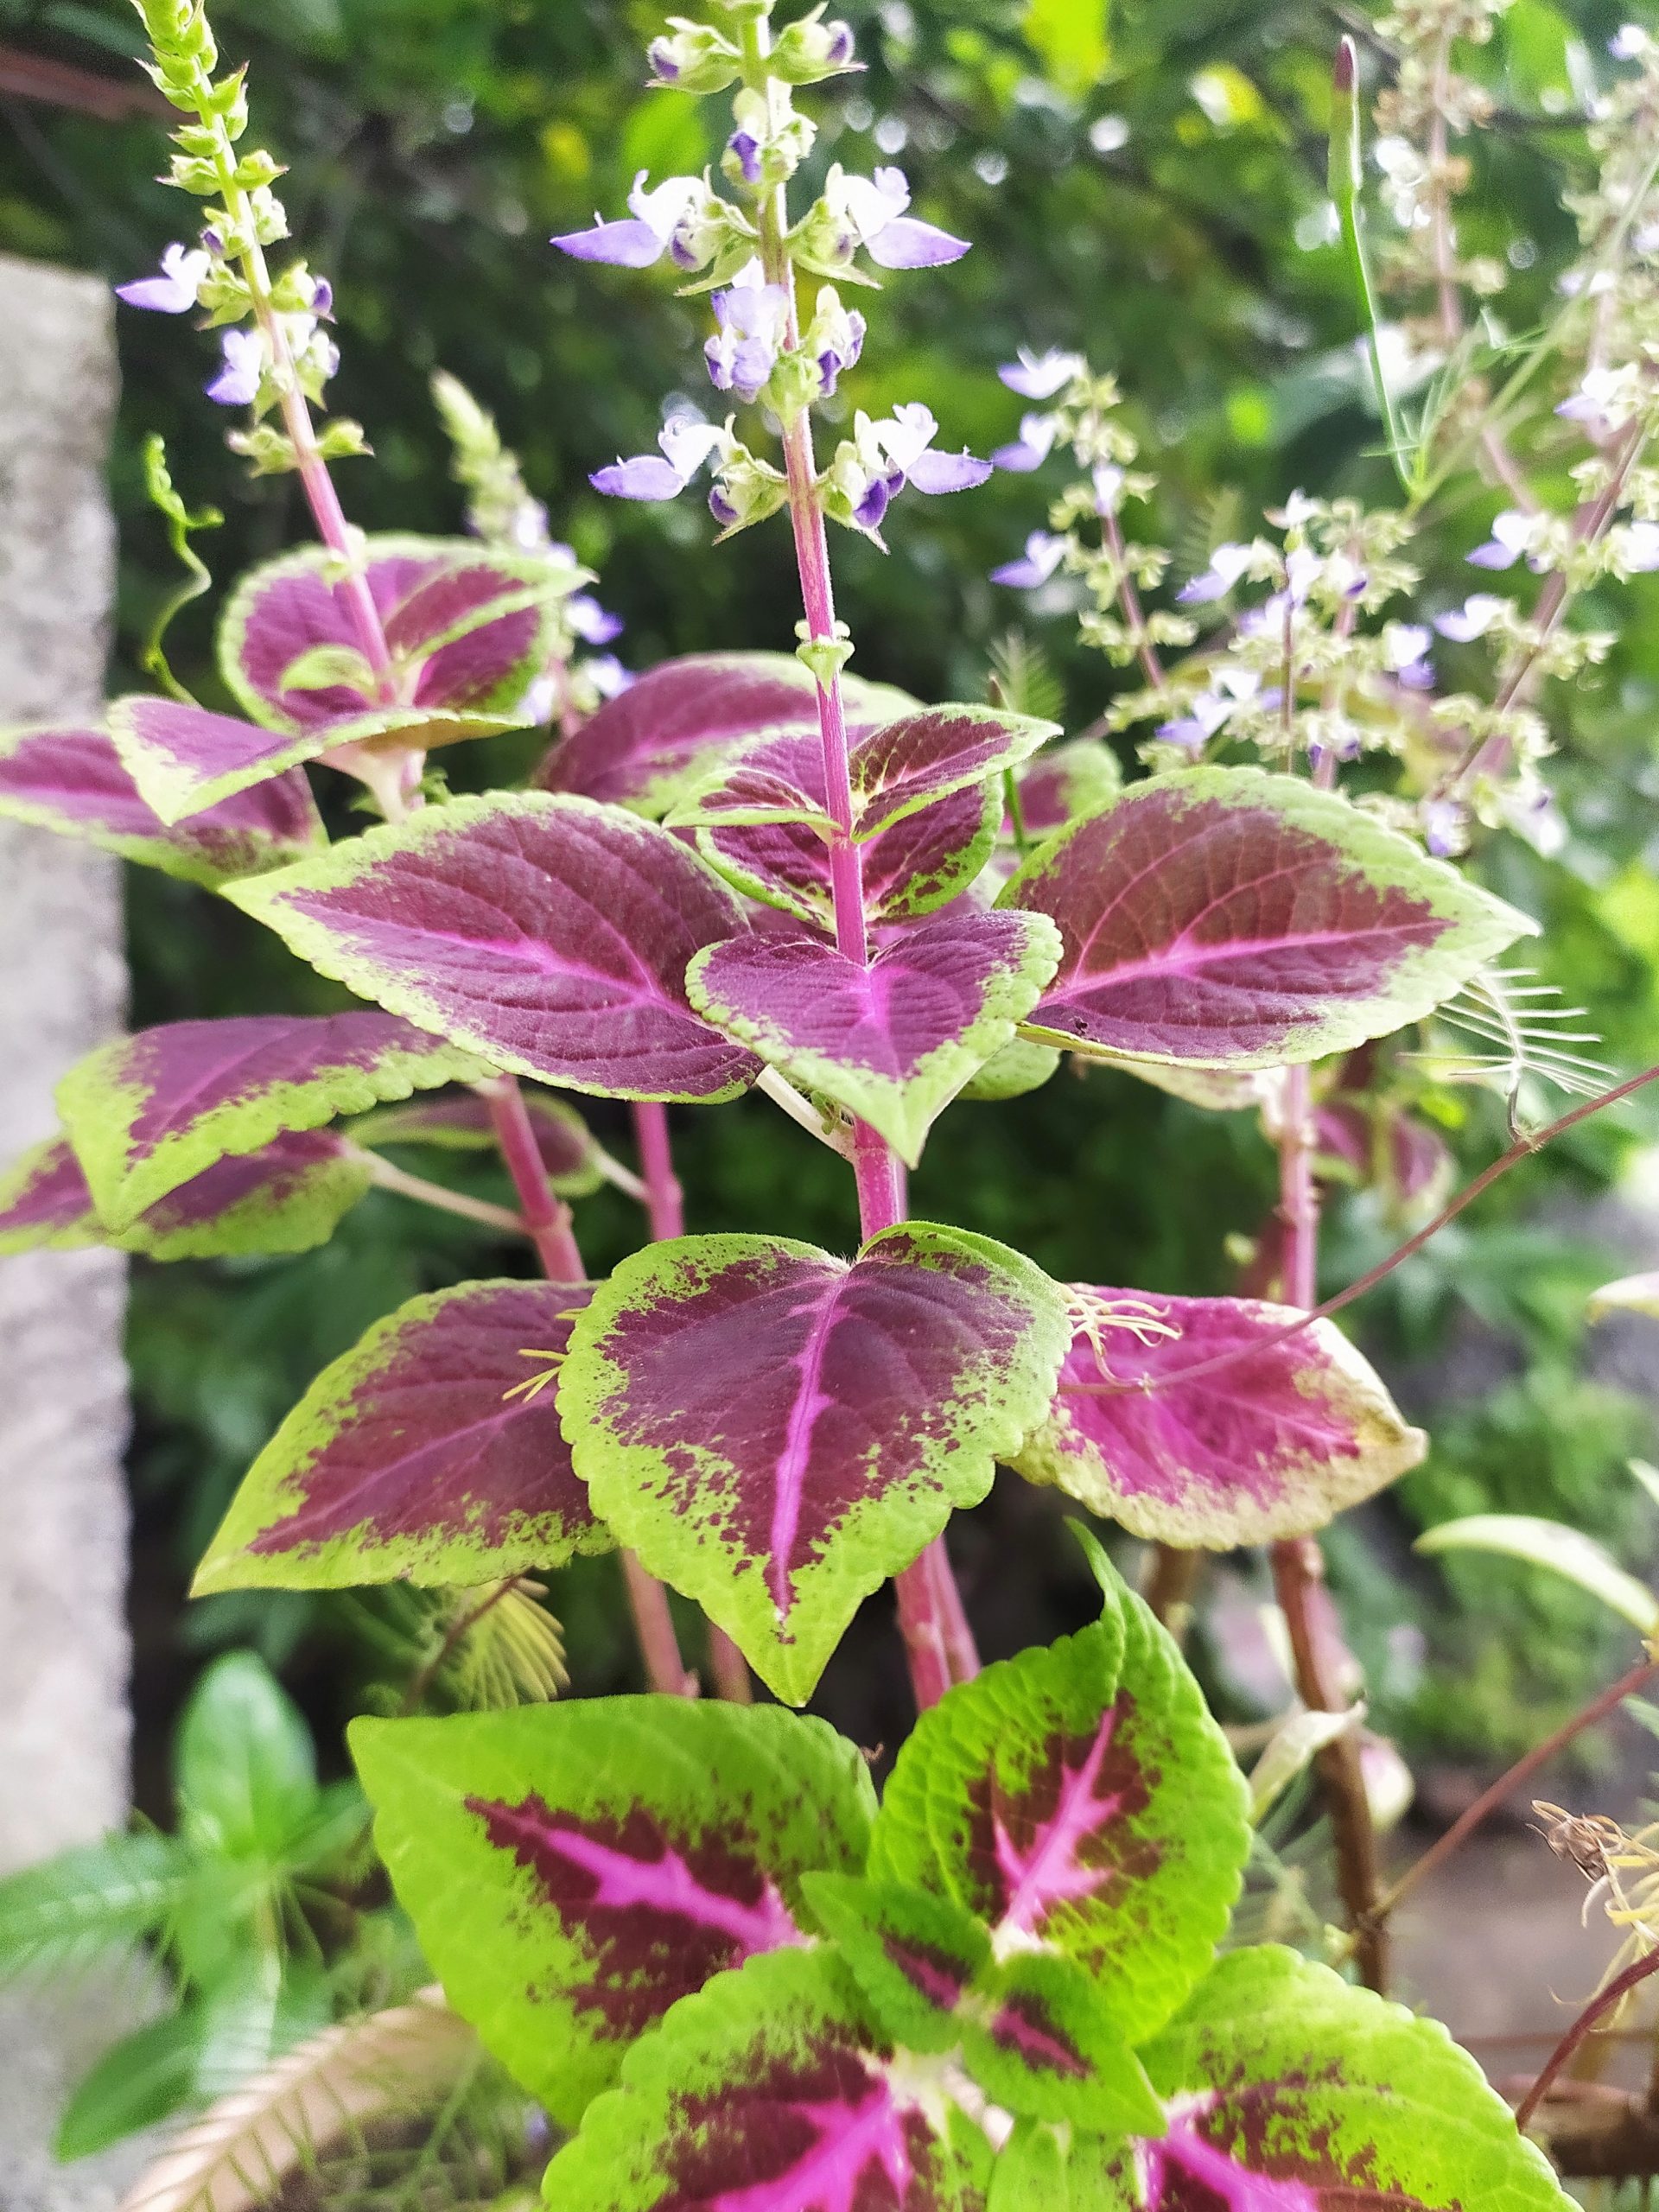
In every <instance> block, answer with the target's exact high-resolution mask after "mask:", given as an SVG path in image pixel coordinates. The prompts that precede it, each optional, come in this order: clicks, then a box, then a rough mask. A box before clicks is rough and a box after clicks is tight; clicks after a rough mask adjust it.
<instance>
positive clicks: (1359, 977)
mask: <svg viewBox="0 0 1659 2212" xmlns="http://www.w3.org/2000/svg"><path fill="white" fill-rule="evenodd" d="M1000 903H1001V904H1002V905H1005V906H1020V907H1025V908H1027V909H1032V910H1034V911H1036V912H1042V913H1046V914H1048V915H1050V916H1051V917H1052V919H1053V920H1054V921H1056V922H1057V923H1058V925H1059V929H1060V933H1061V936H1062V937H1063V938H1064V939H1065V954H1064V957H1063V958H1062V961H1061V964H1060V970H1059V974H1058V976H1057V977H1056V979H1055V981H1054V982H1053V983H1052V985H1051V986H1050V988H1049V989H1048V991H1047V993H1046V995H1045V996H1044V998H1043V1000H1042V1001H1041V1003H1040V1004H1039V1007H1038V1008H1037V1011H1036V1013H1035V1014H1034V1015H1033V1019H1032V1023H1031V1026H1030V1033H1032V1034H1033V1035H1034V1036H1037V1037H1038V1038H1039V1039H1040V1041H1042V1042H1044V1043H1047V1044H1054V1045H1066V1046H1084V1047H1087V1048H1089V1049H1090V1050H1092V1051H1094V1052H1099V1053H1103V1054H1108V1055H1110V1054H1128V1055H1131V1056H1140V1057H1141V1058H1148V1059H1158V1060H1179V1061H1189V1062H1198V1063H1200V1064H1202V1065H1208V1066H1215V1067H1229V1068H1249V1067H1268V1066H1276V1065H1290V1064H1295V1063H1299V1062H1302V1061H1306V1060H1313V1059H1319V1058H1324V1057H1325V1055H1326V1054H1328V1053H1332V1052H1343V1051H1345V1050H1347V1049H1348V1048H1349V1047H1350V1046H1355V1045H1358V1044H1362V1043H1363V1042H1364V1040H1365V1039H1368V1038H1371V1037H1381V1036H1385V1035H1387V1034H1388V1033H1389V1032H1391V1031H1393V1030H1395V1029H1398V1028H1400V1027H1402V1025H1403V1024H1404V1023H1406V1022H1408V1021H1414V1020H1418V1019H1419V1018H1420V1017H1421V1015H1423V1014H1427V1013H1428V1012H1429V1011H1430V1010H1431V1008H1433V1007H1434V1006H1436V1005H1438V1004H1439V1002H1440V1000H1442V999H1443V998H1446V997H1448V996H1449V995H1451V994H1452V992H1454V991H1455V990H1457V989H1458V988H1459V986H1460V985H1461V984H1462V983H1464V982H1465V981H1466V980H1467V979H1468V977H1469V976H1471V975H1472V974H1473V973H1474V971H1475V970H1476V969H1478V968H1479V967H1481V966H1483V965H1484V963H1485V962H1487V961H1488V960H1490V959H1491V957H1493V955H1494V954H1496V953H1497V952H1500V951H1502V950H1503V947H1504V946H1505V945H1506V944H1510V942H1512V940H1513V939H1514V938H1516V937H1518V936H1520V935H1522V933H1523V932H1525V931H1530V930H1532V929H1533V928H1534V927H1535V925H1534V924H1533V923H1532V922H1530V921H1529V920H1528V919H1527V918H1526V917H1525V916H1524V915H1522V914H1519V913H1517V912H1516V911H1515V910H1514V908H1513V907H1510V906H1504V905H1503V903H1502V902H1501V901H1500V900H1498V899H1494V898H1492V897H1491V895H1490V894H1489V893H1486V892H1484V891H1482V890H1480V889H1478V887H1476V886H1474V885H1472V884H1470V883H1466V882H1465V881H1464V880H1463V879H1462V878H1461V877H1460V876H1459V875H1458V874H1456V873H1455V872H1454V871H1453V870H1452V869H1451V868H1447V867H1446V865H1445V864H1444V863H1443V862H1441V861H1433V860H1430V859H1428V858H1427V857H1426V855H1424V854H1423V853H1421V851H1420V850H1419V849H1418V848H1417V847H1416V846H1414V845H1413V844H1411V843H1410V842H1408V840H1407V839H1406V838H1404V837H1402V836H1396V835H1395V832H1394V831H1393V830H1390V829H1384V828H1383V826H1382V825H1381V824H1380V823H1377V822H1375V821H1373V820H1372V819H1371V818H1370V817H1368V816H1366V815H1364V814H1362V813H1361V812H1360V811H1359V810H1358V809H1357V808H1356V807H1354V806H1353V805H1351V804H1350V803H1349V802H1348V801H1347V800H1346V799H1344V798H1339V797H1338V796H1337V794H1335V793H1334V792H1332V791H1319V790H1318V789H1316V788H1315V787H1314V786H1313V785H1311V784H1307V783H1304V782H1302V781H1300V780H1299V779H1296V778H1294V777H1290V776H1274V775H1268V774H1265V773H1264V772H1262V771H1261V770H1259V769H1255V768H1189V769H1183V770H1181V771H1179V772H1178V773H1176V774H1173V775H1167V776H1156V777H1154V778H1152V779H1150V780H1149V781H1147V782H1145V783H1141V784H1136V785H1132V786H1131V788H1130V789H1129V790H1128V791H1125V792H1124V794H1123V796H1122V798H1119V799H1117V800H1116V801H1114V802H1113V803H1112V804H1110V805H1109V806H1108V807H1106V808H1104V809H1103V810H1101V811H1100V812H1098V813H1096V814H1093V815H1090V816H1088V817H1085V818H1084V820H1083V821H1082V822H1080V823H1077V824H1075V825H1074V826H1073V827H1072V828H1071V829H1065V830H1062V831H1061V833H1060V834H1059V836H1057V837H1055V838H1053V839H1052V840H1051V841H1050V842H1048V843H1047V844H1046V845H1044V846H1042V847H1040V848H1039V850H1038V851H1037V852H1035V853H1034V854H1033V855H1032V856H1031V858H1030V859H1029V860H1028V861H1027V862H1026V863H1025V865H1024V866H1023V867H1022V868H1020V871H1019V873H1018V874H1017V875H1016V876H1015V877H1014V880H1013V881H1012V882H1011V883H1010V884H1009V885H1008V886H1007V887H1006V889H1005V890H1004V891H1003V893H1001V900H1000Z"/></svg>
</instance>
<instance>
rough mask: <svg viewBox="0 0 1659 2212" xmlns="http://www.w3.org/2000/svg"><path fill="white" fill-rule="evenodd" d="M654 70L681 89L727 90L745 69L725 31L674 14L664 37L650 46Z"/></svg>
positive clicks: (662, 82) (662, 80)
mask: <svg viewBox="0 0 1659 2212" xmlns="http://www.w3.org/2000/svg"><path fill="white" fill-rule="evenodd" d="M648 54H649V58H650V61H651V71H652V76H653V77H655V79H657V82H658V84H659V85H667V86H671V87H672V89H673V90H674V91H675V92H724V91H725V89H726V87H727V86H728V85H732V84H735V83H736V81H737V79H738V78H739V76H740V75H741V73H742V67H743V58H742V56H741V54H740V53H739V52H738V50H737V48H735V47H734V45H733V44H732V42H731V41H730V39H728V37H727V36H726V35H724V33H723V32H721V31H717V30H715V29H714V28H713V26H712V25H711V24H709V23H694V22H690V21H688V20H687V18H686V17H685V16H670V17H669V19H668V32H667V35H665V36H664V37H662V38H655V39H652V42H651V45H650V48H649V49H648Z"/></svg>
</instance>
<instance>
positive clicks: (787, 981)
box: [685, 910, 1060, 1166]
mask: <svg viewBox="0 0 1659 2212" xmlns="http://www.w3.org/2000/svg"><path fill="white" fill-rule="evenodd" d="M1010 925H1013V926H1010ZM1059 949H1060V948H1059V935H1058V931H1056V930H1055V929H1054V927H1053V925H1052V923H1050V922H1049V921H1048V920H1047V918H1046V916H1045V915H1039V914H980V913H975V912H972V911H971V910H970V911H968V912H952V913H948V914H938V915H935V916H934V917H933V918H932V919H931V921H926V922H923V923H920V924H918V925H917V927H915V928H914V929H911V930H906V931H904V932H903V933H902V934H901V935H900V936H899V937H897V938H894V939H893V942H892V943H891V944H888V945H887V946H885V947H884V948H883V949H881V950H880V951H878V952H877V954H876V956H875V957H874V960H873V961H872V962H871V963H870V965H869V966H868V968H862V967H860V966H859V965H858V963H856V962H855V961H852V960H849V959H847V958H846V957H845V956H844V955H843V954H842V953H841V952H839V951H838V950H836V947H835V946H834V945H830V944H817V943H814V942H813V941H812V940H811V939H810V938H763V937H759V936H756V935H754V934H753V933H751V934H749V935H747V936H745V937H741V938H732V939H731V940H730V941H729V943H728V944H716V945H710V946H709V947H708V948H707V949H706V950H703V951H702V952H700V953H699V954H698V955H697V957H696V959H695V960H694V961H693V962H692V963H691V965H690V969H688V970H687V973H686V979H685V980H686V989H687V992H688V993H689V995H690V1000H691V1003H692V1005H693V1006H695V1007H696V1009H697V1011H698V1012H699V1013H700V1014H704V1015H706V1016H707V1017H708V1019H709V1020H710V1021H712V1022H714V1023H715V1025H716V1026H717V1027H720V1028H721V1029H724V1030H725V1031H727V1032H728V1034H730V1035H731V1036H734V1037H737V1038H740V1039H741V1040H742V1042H743V1043H744V1044H746V1045H749V1046H753V1048H754V1050H755V1051H756V1052H758V1053H759V1054H760V1058H762V1059H763V1060H765V1061H766V1063H767V1064H768V1065H770V1066H772V1067H776V1068H780V1069H781V1070H782V1071H783V1072H784V1073H785V1075H787V1076H789V1077H791V1078H792V1079H794V1080H796V1081H798V1083H800V1084H804V1085H805V1087H806V1088H807V1089H809V1090H816V1091H821V1092H822V1093H823V1095H824V1096H826V1097H829V1098H832V1099H834V1100H835V1101H836V1103H837V1104H838V1105H841V1106H844V1107H846V1108H847V1109H848V1110H849V1112H850V1113H853V1114H855V1115H857V1116H859V1117H860V1118H861V1120H863V1121H866V1122H869V1123H870V1125H871V1127H872V1128H876V1129H879V1130H880V1133H881V1135H883V1136H884V1137H886V1138H887V1141H888V1142H889V1143H890V1144H892V1145H893V1147H895V1148H896V1150H897V1151H898V1152H899V1154H900V1155H901V1156H902V1157H903V1158H904V1159H905V1160H907V1161H908V1162H909V1163H910V1165H911V1166H915V1164H916V1162H917V1160H918V1159H919V1158H920V1156H921V1150H922V1147H923V1145H924V1143H925V1141H926V1139H927V1133H928V1130H929V1129H930V1128H931V1126H932V1123H933V1122H934V1119H935V1117H936V1116H938V1113H939V1111H940V1110H941V1109H942V1108H944V1106H946V1105H948V1104H949V1103H950V1100H951V1099H952V1098H953V1097H954V1096H956V1094H957V1091H958V1090H961V1088H962V1086H963V1084H964V1083H966V1082H967V1081H968V1079H969V1077H970V1076H972V1075H973V1074H974V1073H975V1072H976V1071H977V1070H978V1069H980V1068H982V1066H983V1065H985V1063H986V1061H987V1060H988V1059H989V1058H991V1057H992V1056H993V1054H995V1053H996V1052H1000V1051H1001V1049H1002V1047H1003V1046H1005V1045H1007V1044H1008V1043H1010V1042H1011V1041H1012V1039H1013V1037H1014V1027H1015V1025H1016V1024H1017V1023H1018V1022H1019V1021H1020V1020H1022V1019H1023V1018H1024V1016H1025V1015H1026V1014H1029V1013H1030V1011H1031V1009H1032V1007H1033V1006H1034V1005H1035V1004H1036V1002H1037V999H1038V997H1039V994H1040V993H1041V990H1042V988H1043V986H1044V984H1045V983H1046V982H1047V981H1048V979H1049V977H1050V976H1052V974H1053V972H1054V969H1055V967H1056V965H1057V963H1058V959H1059Z"/></svg>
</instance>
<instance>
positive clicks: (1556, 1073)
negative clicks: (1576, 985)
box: [1412, 968, 1614, 1135]
mask: <svg viewBox="0 0 1659 2212" xmlns="http://www.w3.org/2000/svg"><path fill="white" fill-rule="evenodd" d="M1559 1001H1560V991H1559V990H1558V988H1556V986H1555V985H1554V983H1542V982H1539V980H1538V976H1537V972H1536V970H1535V969H1531V968H1483V969H1481V970H1480V971H1479V973H1478V974H1477V975H1475V976H1471V978H1470V980H1469V982H1466V983H1465V985H1464V987H1463V988H1462V989H1461V990H1460V991H1459V992H1458V993H1457V994H1456V995H1455V996H1453V997H1452V998H1449V999H1447V1000H1446V1002H1445V1003H1444V1005H1442V1006H1440V1007H1437V1008H1436V1010H1435V1016H1434V1018H1435V1020H1436V1021H1439V1022H1442V1023H1444V1024H1445V1025H1446V1027H1447V1028H1449V1029H1452V1030H1455V1031H1457V1032H1458V1033H1459V1034H1458V1035H1457V1036H1455V1037H1453V1038H1451V1039H1446V1041H1445V1042H1444V1043H1439V1042H1437V1043H1434V1044H1432V1045H1431V1046H1430V1048H1429V1049H1428V1050H1427V1052H1418V1053H1414V1054H1413V1055H1412V1057H1413V1058H1414V1059H1416V1060H1417V1061H1418V1062H1419V1063H1420V1064H1421V1065H1422V1066H1423V1067H1424V1068H1425V1070H1426V1071H1427V1073H1428V1074H1429V1075H1431V1076H1432V1077H1433V1079H1434V1080H1435V1081H1436V1082H1437V1083H1478V1084H1485V1085H1486V1086H1487V1087H1488V1088H1489V1089H1491V1090H1497V1091H1500V1092H1502V1093H1503V1096H1505V1097H1506V1098H1507V1100H1508V1102H1509V1112H1510V1127H1511V1128H1512V1129H1514V1130H1515V1132H1516V1134H1517V1135H1518V1134H1519V1127H1518V1121H1517V1116H1518V1112H1519V1106H1520V1097H1521V1090H1522V1085H1523V1084H1525V1083H1526V1082H1527V1081H1528V1080H1529V1078H1530V1079H1532V1080H1533V1081H1535V1082H1538V1083H1542V1084H1550V1085H1552V1086H1553V1087H1554V1089H1555V1090H1560V1091H1563V1092H1565V1093H1566V1094H1567V1096H1569V1097H1580V1098H1589V1097H1592V1096H1594V1094H1595V1093H1596V1092H1597V1091H1598V1090H1605V1088H1606V1086H1607V1085H1608V1084H1610V1083H1611V1082H1612V1081H1613V1080H1614V1075H1613V1071H1612V1069H1611V1068H1610V1067H1609V1066H1608V1065H1606V1063H1605V1061H1602V1060H1599V1059H1597V1058H1595V1057H1594V1055H1593V1052H1585V1051H1582V1050H1580V1047H1582V1046H1597V1045H1599V1044H1600V1042H1601V1039H1600V1038H1599V1036H1598V1035H1597V1034H1596V1033H1595V1031H1594V1030H1593V1029H1588V1028H1575V1027H1573V1026H1572V1025H1573V1024H1574V1023H1578V1022H1583V1021H1585V1020H1587V1016H1586V1013H1585V1009H1584V1008H1583V1007H1577V1006H1563V1005H1561V1004H1560V1002H1559ZM1465 1038H1467V1039H1471V1040H1472V1041H1471V1042H1470V1043H1467V1044H1465V1042H1464V1041H1463V1040H1464V1039H1465Z"/></svg>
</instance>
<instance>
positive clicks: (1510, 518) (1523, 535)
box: [1469, 507, 1536, 569]
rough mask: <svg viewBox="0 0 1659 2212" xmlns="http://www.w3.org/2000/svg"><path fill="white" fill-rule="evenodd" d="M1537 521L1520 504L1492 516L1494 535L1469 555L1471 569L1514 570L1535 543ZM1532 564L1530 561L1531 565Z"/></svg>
mask: <svg viewBox="0 0 1659 2212" xmlns="http://www.w3.org/2000/svg"><path fill="white" fill-rule="evenodd" d="M1535 528H1536V525H1535V523H1534V521H1533V518H1532V517H1531V516H1530V515H1526V514H1522V512H1521V510H1520V509H1519V508H1518V507H1506V508H1505V509H1504V511H1503V513H1502V514H1501V515H1496V516H1494V517H1493V518H1492V534H1491V537H1489V538H1488V539H1487V541H1486V543H1484V545H1477V546H1476V548H1475V550H1474V551H1473V552H1472V553H1471V555H1470V556H1469V565H1470V567H1471V569H1512V568H1513V567H1514V566H1515V564H1516V562H1517V561H1518V560H1519V559H1520V558H1521V556H1522V554H1523V553H1524V552H1525V551H1526V550H1527V549H1528V547H1529V544H1530V543H1531V542H1532V538H1533V535H1534V531H1535ZM1528 565H1529V566H1530V565H1531V563H1529V564H1528Z"/></svg>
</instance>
